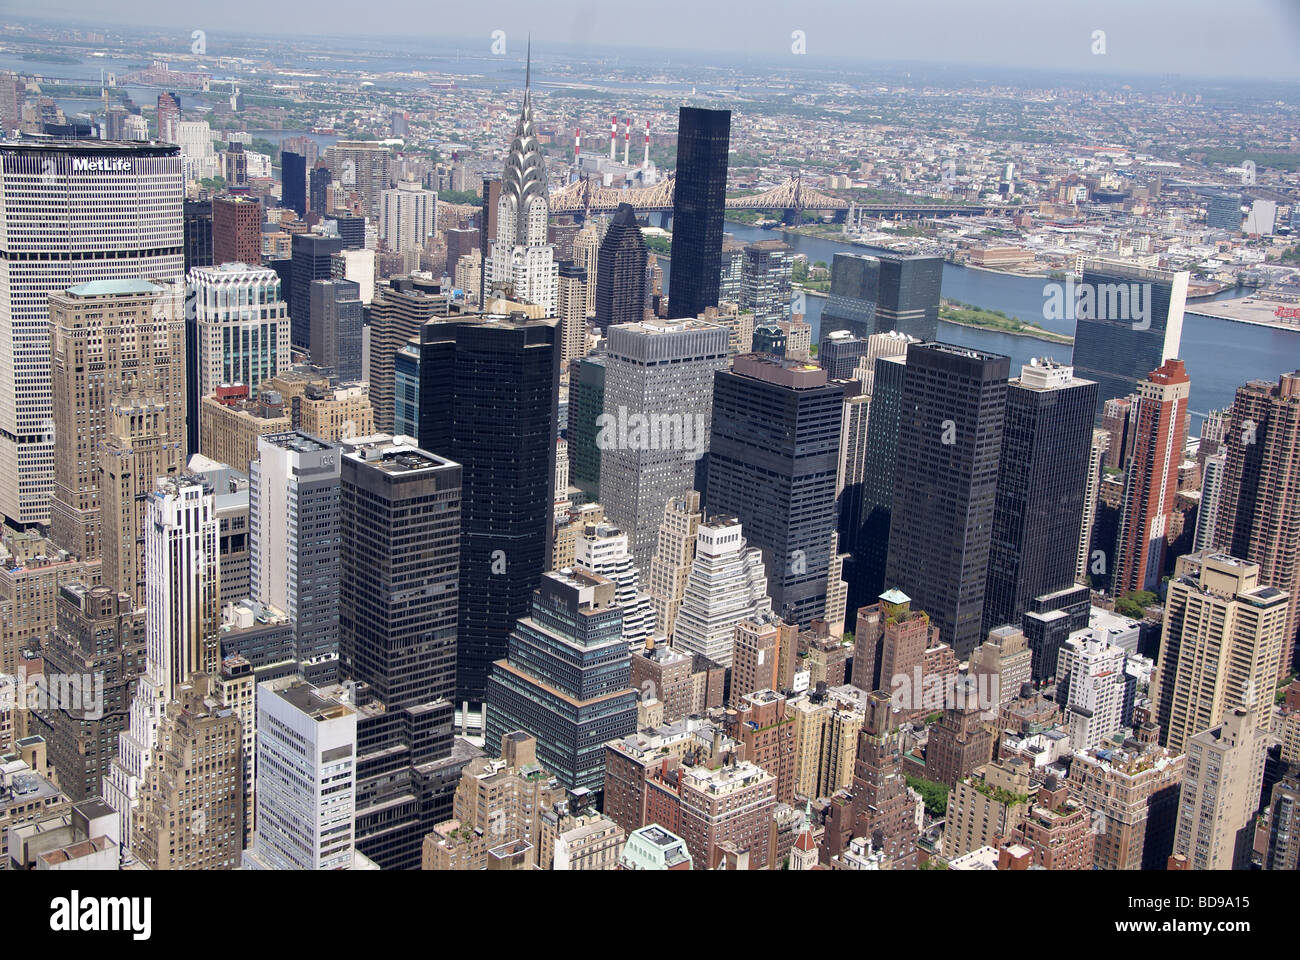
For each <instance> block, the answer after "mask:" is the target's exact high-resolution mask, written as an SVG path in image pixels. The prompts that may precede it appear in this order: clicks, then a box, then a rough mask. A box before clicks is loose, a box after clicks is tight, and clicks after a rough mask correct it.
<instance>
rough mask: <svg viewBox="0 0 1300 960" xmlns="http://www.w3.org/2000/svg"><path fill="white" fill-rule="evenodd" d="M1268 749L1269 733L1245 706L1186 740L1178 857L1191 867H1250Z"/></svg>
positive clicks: (1177, 832) (1176, 847) (1176, 841)
mask: <svg viewBox="0 0 1300 960" xmlns="http://www.w3.org/2000/svg"><path fill="white" fill-rule="evenodd" d="M1267 748H1268V733H1267V732H1266V731H1265V730H1264V729H1263V728H1262V727H1260V726H1259V724H1258V722H1257V721H1256V720H1255V718H1254V716H1252V712H1251V711H1249V710H1243V709H1241V708H1234V709H1233V710H1232V711H1230V712H1229V713H1227V714H1226V715H1225V716H1224V718H1223V720H1222V721H1221V722H1220V723H1218V724H1216V725H1215V726H1214V727H1212V728H1210V729H1207V730H1204V731H1202V732H1200V733H1197V734H1196V735H1195V736H1193V737H1191V738H1190V739H1189V740H1188V741H1187V763H1186V765H1185V766H1184V768H1183V783H1182V791H1181V794H1180V796H1179V800H1178V825H1177V827H1176V828H1175V832H1174V856H1178V855H1180V854H1181V855H1182V856H1184V857H1186V858H1187V861H1188V867H1189V868H1190V869H1192V870H1244V869H1246V868H1247V867H1248V866H1249V864H1250V853H1251V848H1252V846H1253V840H1254V822H1255V809H1256V807H1258V805H1259V791H1260V787H1261V786H1262V785H1263V781H1264V757H1265V752H1266V750H1267Z"/></svg>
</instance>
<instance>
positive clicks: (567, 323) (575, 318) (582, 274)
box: [448, 257, 640, 370]
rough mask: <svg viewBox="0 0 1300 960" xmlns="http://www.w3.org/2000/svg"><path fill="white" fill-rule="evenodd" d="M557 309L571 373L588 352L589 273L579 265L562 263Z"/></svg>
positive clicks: (562, 355) (562, 349) (562, 351)
mask: <svg viewBox="0 0 1300 960" xmlns="http://www.w3.org/2000/svg"><path fill="white" fill-rule="evenodd" d="M448 259H449V260H450V257H448ZM555 309H556V312H557V315H558V316H559V318H560V363H561V364H563V365H564V366H563V368H564V369H566V370H567V369H569V364H570V363H571V362H572V361H574V360H580V359H581V358H582V357H583V356H584V355H586V353H587V271H586V270H584V269H583V268H582V267H580V266H578V265H577V264H576V263H571V262H570V261H567V260H566V261H564V262H562V263H561V264H560V272H559V289H558V293H557V297H556V308H555ZM637 319H638V320H639V319H640V317H638V318H637Z"/></svg>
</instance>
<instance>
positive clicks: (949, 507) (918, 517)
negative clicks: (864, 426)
mask: <svg viewBox="0 0 1300 960" xmlns="http://www.w3.org/2000/svg"><path fill="white" fill-rule="evenodd" d="M1009 364H1010V361H1009V360H1008V359H1007V358H1006V357H1004V356H1000V355H998V354H991V353H980V352H979V351H976V350H968V349H966V348H964V347H954V346H949V345H947V344H941V343H914V344H910V345H909V346H908V348H907V367H906V372H905V375H904V380H903V396H902V414H901V416H900V419H899V425H898V431H899V433H898V435H899V437H900V438H903V437H905V438H907V440H906V442H900V443H898V447H897V450H898V454H897V458H896V461H895V473H894V504H893V514H892V516H891V518H890V527H889V553H888V560H887V562H886V581H887V582H888V583H889V585H890V586H895V587H898V588H899V589H901V590H903V591H904V592H906V593H907V594H908V595H909V596H910V597H911V598H912V599H913V600H915V601H916V603H917V605H918V606H920V607H921V608H923V609H924V610H925V611H926V612H927V613H928V614H929V615H930V616H931V617H932V618H933V620H934V623H935V625H936V626H938V627H939V632H940V636H941V637H942V639H943V641H944V642H945V643H948V644H949V645H951V646H952V648H953V651H954V653H956V655H957V657H958V658H959V659H965V658H966V657H968V656H970V654H971V652H972V651H973V650H974V649H975V647H976V646H977V645H978V644H979V643H980V641H981V640H982V638H983V630H982V615H983V608H984V600H985V586H986V583H987V580H988V570H989V552H990V543H991V536H992V531H993V518H994V508H995V502H996V497H997V477H998V465H999V463H1000V460H1001V453H1002V431H1003V423H1004V420H1005V417H1006V397H1007V372H1008V367H1009Z"/></svg>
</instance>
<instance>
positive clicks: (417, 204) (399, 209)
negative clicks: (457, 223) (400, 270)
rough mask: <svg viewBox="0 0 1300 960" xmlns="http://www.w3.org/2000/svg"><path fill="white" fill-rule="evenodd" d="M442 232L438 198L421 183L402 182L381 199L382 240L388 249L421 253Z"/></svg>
mask: <svg viewBox="0 0 1300 960" xmlns="http://www.w3.org/2000/svg"><path fill="white" fill-rule="evenodd" d="M437 232H438V195H437V194H436V193H434V192H433V191H432V190H425V189H424V188H423V187H421V186H420V185H419V184H418V183H413V182H410V181H405V180H404V181H402V182H401V183H399V184H398V185H397V189H395V190H385V191H384V192H383V193H382V194H380V199H379V238H380V239H381V240H383V241H384V242H385V243H386V244H388V249H389V250H393V251H397V252H403V251H406V250H419V249H421V248H422V247H423V246H424V244H425V242H426V241H428V239H429V238H430V237H431V236H433V235H434V234H435V233H437Z"/></svg>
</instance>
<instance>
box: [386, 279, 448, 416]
mask: <svg viewBox="0 0 1300 960" xmlns="http://www.w3.org/2000/svg"><path fill="white" fill-rule="evenodd" d="M450 312H451V292H450V291H449V290H444V289H443V288H442V286H441V285H440V284H438V283H435V282H433V281H431V280H424V279H421V278H419V277H395V278H393V279H392V280H389V281H388V283H386V284H381V285H379V286H376V287H375V299H374V300H373V301H371V304H370V402H371V404H372V405H373V406H374V408H375V429H377V430H379V431H380V432H382V433H390V432H392V430H393V417H394V413H395V407H394V404H395V403H396V394H395V390H396V387H395V385H394V375H393V363H394V359H395V358H396V356H397V353H398V351H399V350H402V349H403V348H404V347H405V346H406V344H407V343H408V342H409V341H410V340H412V339H415V338H418V337H420V336H421V335H422V334H421V331H422V330H423V328H424V326H425V324H426V323H427V322H428V321H429V320H431V319H433V318H434V317H445V316H447V315H448V314H449V313H450ZM426 373H428V375H429V376H431V377H433V376H436V374H435V373H434V372H433V369H432V368H430V370H429V371H426Z"/></svg>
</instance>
